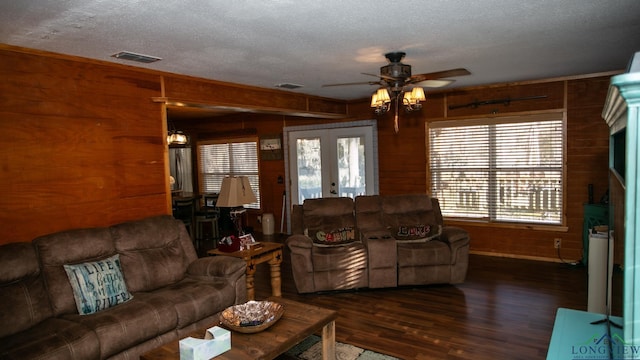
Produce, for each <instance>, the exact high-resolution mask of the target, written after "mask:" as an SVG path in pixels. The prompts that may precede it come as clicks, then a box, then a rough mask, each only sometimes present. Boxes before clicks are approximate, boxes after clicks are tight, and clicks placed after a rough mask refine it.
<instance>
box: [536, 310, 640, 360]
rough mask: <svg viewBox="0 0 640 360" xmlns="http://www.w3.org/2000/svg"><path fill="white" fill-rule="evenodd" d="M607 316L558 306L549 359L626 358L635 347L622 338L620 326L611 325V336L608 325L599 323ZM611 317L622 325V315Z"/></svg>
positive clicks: (548, 353) (548, 352) (612, 320)
mask: <svg viewBox="0 0 640 360" xmlns="http://www.w3.org/2000/svg"><path fill="white" fill-rule="evenodd" d="M604 317H605V315H603V314H598V313H593V312H587V311H581V310H573V309H565V308H559V309H558V311H557V312H556V320H555V322H554V326H553V333H551V342H550V343H549V350H548V351H547V360H571V359H623V358H624V357H623V354H624V352H625V351H629V350H632V348H630V347H629V345H627V344H626V343H625V341H624V340H623V331H622V330H621V329H618V328H616V327H614V326H611V334H610V335H609V332H608V330H607V324H606V323H605V322H599V321H600V320H602V319H604ZM609 320H610V321H611V322H614V323H616V324H622V318H620V317H617V316H612V317H610V319H609ZM592 322H598V323H596V324H592ZM609 345H611V346H609Z"/></svg>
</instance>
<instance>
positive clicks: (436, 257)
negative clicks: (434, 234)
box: [398, 241, 451, 267]
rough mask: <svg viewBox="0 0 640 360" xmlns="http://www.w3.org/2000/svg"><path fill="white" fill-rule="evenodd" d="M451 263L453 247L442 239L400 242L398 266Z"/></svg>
mask: <svg viewBox="0 0 640 360" xmlns="http://www.w3.org/2000/svg"><path fill="white" fill-rule="evenodd" d="M450 264H451V249H450V248H449V246H448V245H447V244H445V243H443V242H442V241H428V242H409V243H398V267H418V266H433V265H450Z"/></svg>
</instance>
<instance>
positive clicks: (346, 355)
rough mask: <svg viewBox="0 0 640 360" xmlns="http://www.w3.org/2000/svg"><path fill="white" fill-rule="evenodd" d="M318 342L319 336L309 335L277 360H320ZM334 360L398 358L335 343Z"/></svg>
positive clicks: (390, 359)
mask: <svg viewBox="0 0 640 360" xmlns="http://www.w3.org/2000/svg"><path fill="white" fill-rule="evenodd" d="M320 340H321V338H320V337H319V336H317V335H311V336H309V337H308V338H306V339H305V340H303V341H302V342H301V343H300V344H298V345H296V346H294V347H293V348H292V349H291V350H289V351H287V352H286V353H285V354H284V356H281V357H279V358H278V359H300V360H316V359H322V341H320ZM336 360H398V358H395V357H393V356H388V355H384V354H380V353H377V352H375V351H371V350H365V349H362V348H359V347H357V346H353V345H349V344H344V343H341V342H336Z"/></svg>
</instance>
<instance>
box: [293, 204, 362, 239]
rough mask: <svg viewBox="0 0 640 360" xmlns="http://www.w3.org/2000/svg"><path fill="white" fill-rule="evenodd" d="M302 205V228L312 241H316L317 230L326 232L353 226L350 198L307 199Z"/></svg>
mask: <svg viewBox="0 0 640 360" xmlns="http://www.w3.org/2000/svg"><path fill="white" fill-rule="evenodd" d="M302 207H303V212H304V218H303V222H304V229H306V232H307V233H308V235H309V237H311V239H312V240H314V241H318V240H317V237H316V234H317V233H319V232H322V233H325V234H326V233H333V232H335V231H337V230H339V229H348V228H355V225H356V224H355V216H354V212H353V199H351V198H322V199H307V200H305V201H304V203H303V204H302ZM354 238H355V236H354Z"/></svg>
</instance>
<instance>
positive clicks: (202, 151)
mask: <svg viewBox="0 0 640 360" xmlns="http://www.w3.org/2000/svg"><path fill="white" fill-rule="evenodd" d="M198 166H199V169H200V190H201V192H202V193H219V192H220V187H221V186H222V179H223V178H224V177H225V176H246V177H248V178H249V183H250V184H251V188H252V190H253V192H254V193H255V194H256V198H257V199H258V201H257V202H255V203H253V204H247V205H245V207H247V208H253V209H259V208H260V186H259V185H260V176H259V173H258V144H257V141H254V140H251V141H246V140H237V142H207V143H199V144H198Z"/></svg>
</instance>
